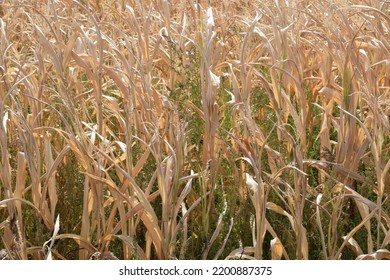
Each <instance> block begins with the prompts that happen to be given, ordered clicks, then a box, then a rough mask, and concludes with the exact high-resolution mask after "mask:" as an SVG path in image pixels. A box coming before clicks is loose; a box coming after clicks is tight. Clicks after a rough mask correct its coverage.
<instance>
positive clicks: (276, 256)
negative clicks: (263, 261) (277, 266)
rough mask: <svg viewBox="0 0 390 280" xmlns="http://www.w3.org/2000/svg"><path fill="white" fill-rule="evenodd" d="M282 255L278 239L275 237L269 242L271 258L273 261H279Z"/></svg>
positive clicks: (281, 247)
mask: <svg viewBox="0 0 390 280" xmlns="http://www.w3.org/2000/svg"><path fill="white" fill-rule="evenodd" d="M282 255H283V246H282V243H281V242H280V240H279V238H277V237H275V238H274V239H272V240H271V258H272V259H273V260H280V259H281V258H282Z"/></svg>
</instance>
